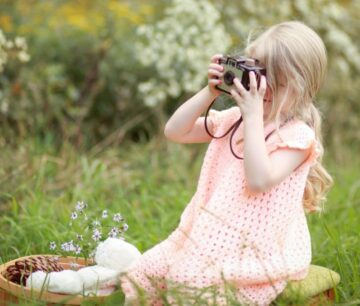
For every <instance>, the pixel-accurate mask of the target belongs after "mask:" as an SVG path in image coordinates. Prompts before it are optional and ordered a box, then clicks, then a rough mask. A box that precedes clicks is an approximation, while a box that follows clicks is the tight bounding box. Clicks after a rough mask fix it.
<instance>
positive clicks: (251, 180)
mask: <svg viewBox="0 0 360 306" xmlns="http://www.w3.org/2000/svg"><path fill="white" fill-rule="evenodd" d="M234 84H235V86H236V89H237V90H236V91H235V90H231V94H232V96H233V98H234V99H235V101H236V103H237V104H238V105H239V107H240V109H241V114H242V116H243V120H244V168H245V177H246V182H247V185H248V187H249V189H250V190H252V191H255V192H263V191H266V190H268V189H270V188H271V187H273V186H275V185H277V184H278V183H280V182H281V181H282V180H283V179H285V178H286V177H287V176H288V175H289V174H290V173H291V172H292V171H293V170H294V169H296V168H297V167H298V166H299V165H300V164H301V163H302V162H303V161H304V160H305V159H306V157H307V156H308V155H309V153H310V152H309V150H298V149H291V150H276V151H274V152H273V153H271V154H270V155H268V153H267V150H266V146H265V139H264V137H265V136H264V122H263V112H264V110H263V98H264V95H265V91H266V79H265V77H264V76H262V77H261V82H260V87H259V90H258V89H257V83H256V79H255V74H254V73H253V72H251V73H250V89H249V91H247V90H246V89H245V88H244V87H243V86H242V84H241V82H240V81H239V80H238V79H234Z"/></svg>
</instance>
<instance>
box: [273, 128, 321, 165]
mask: <svg viewBox="0 0 360 306" xmlns="http://www.w3.org/2000/svg"><path fill="white" fill-rule="evenodd" d="M274 134H276V132H274ZM272 139H273V140H271V139H269V140H268V143H267V144H266V149H267V152H268V154H270V153H272V152H274V151H276V150H280V149H283V150H286V149H297V150H308V151H309V154H308V156H307V158H306V159H305V160H304V162H303V163H302V165H304V164H309V165H310V166H312V165H314V164H315V163H316V159H317V158H318V157H319V155H320V152H321V148H320V145H319V142H318V141H317V140H316V138H315V132H314V130H313V129H312V128H310V127H309V126H308V125H307V124H306V123H305V122H302V121H299V122H296V123H293V124H290V125H289V126H287V127H284V128H283V129H280V136H276V137H274V138H272Z"/></svg>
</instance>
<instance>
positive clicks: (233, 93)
mask: <svg viewBox="0 0 360 306" xmlns="http://www.w3.org/2000/svg"><path fill="white" fill-rule="evenodd" d="M230 94H231V96H232V97H233V98H234V100H235V101H236V102H237V103H238V104H240V103H241V102H242V98H241V96H240V95H239V93H238V92H237V91H236V90H235V89H231V90H230Z"/></svg>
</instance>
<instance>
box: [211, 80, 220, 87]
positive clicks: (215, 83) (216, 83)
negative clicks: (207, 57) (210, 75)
mask: <svg viewBox="0 0 360 306" xmlns="http://www.w3.org/2000/svg"><path fill="white" fill-rule="evenodd" d="M221 83H222V81H221V80H218V79H211V80H209V82H208V84H210V85H214V86H215V85H220V84H221Z"/></svg>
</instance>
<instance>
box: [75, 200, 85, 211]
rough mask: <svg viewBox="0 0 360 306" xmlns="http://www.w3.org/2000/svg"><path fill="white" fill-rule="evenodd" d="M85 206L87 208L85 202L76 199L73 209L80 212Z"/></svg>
mask: <svg viewBox="0 0 360 306" xmlns="http://www.w3.org/2000/svg"><path fill="white" fill-rule="evenodd" d="M85 208H87V204H86V203H85V202H83V201H78V202H77V203H76V206H75V209H76V210H77V211H79V212H82V211H83V210H84V209H85Z"/></svg>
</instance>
